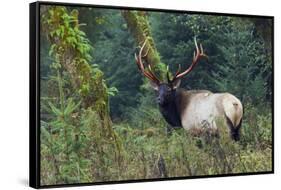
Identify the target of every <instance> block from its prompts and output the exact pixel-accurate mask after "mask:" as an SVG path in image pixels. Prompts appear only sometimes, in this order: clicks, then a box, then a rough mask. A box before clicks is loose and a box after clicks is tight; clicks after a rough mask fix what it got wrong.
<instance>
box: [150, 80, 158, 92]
mask: <svg viewBox="0 0 281 190" xmlns="http://www.w3.org/2000/svg"><path fill="white" fill-rule="evenodd" d="M150 85H151V87H152V88H153V89H154V90H158V89H159V85H158V83H156V82H154V81H150Z"/></svg>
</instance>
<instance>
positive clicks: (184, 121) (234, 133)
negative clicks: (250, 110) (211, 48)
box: [135, 39, 243, 140]
mask: <svg viewBox="0 0 281 190" xmlns="http://www.w3.org/2000/svg"><path fill="white" fill-rule="evenodd" d="M145 43H146V41H145V42H144V44H143V46H142V47H141V49H140V52H139V54H138V55H135V58H136V63H137V65H138V68H139V70H140V71H141V73H142V74H143V75H144V76H145V77H147V78H148V79H149V80H150V81H151V84H152V86H153V88H154V89H155V90H156V92H157V101H158V104H159V109H160V112H161V113H162V115H163V117H164V118H165V120H166V121H167V122H168V123H169V124H170V125H171V126H172V127H179V126H180V127H183V128H184V129H186V130H192V131H199V132H200V131H203V130H205V129H206V128H207V129H210V130H212V131H215V132H217V129H218V126H217V124H218V121H221V120H222V121H223V123H224V124H225V125H226V126H228V127H229V131H230V134H231V137H232V138H233V139H234V140H239V130H240V127H241V123H242V117H243V106H242V104H241V102H240V100H239V99H238V98H236V97H235V96H234V95H232V94H230V93H212V92H210V91H208V90H184V89H180V88H178V87H179V85H180V81H181V78H182V77H183V76H185V75H186V74H188V73H189V72H190V71H191V70H192V69H193V68H194V66H195V65H196V63H197V62H198V61H199V59H200V58H202V57H207V56H206V55H205V54H204V52H203V48H202V46H200V49H199V47H198V45H197V42H196V39H195V46H196V52H194V58H193V60H192V64H191V66H190V67H189V68H188V69H187V70H185V71H184V72H180V67H179V69H178V71H177V72H176V74H175V76H174V77H173V79H172V80H170V77H169V73H167V80H168V82H167V83H163V82H161V81H160V80H159V79H158V78H157V77H156V76H155V74H154V73H153V72H152V69H151V67H150V64H149V63H148V69H145V67H144V65H143V61H142V58H143V57H145V56H143V55H142V51H143V49H144V47H145Z"/></svg>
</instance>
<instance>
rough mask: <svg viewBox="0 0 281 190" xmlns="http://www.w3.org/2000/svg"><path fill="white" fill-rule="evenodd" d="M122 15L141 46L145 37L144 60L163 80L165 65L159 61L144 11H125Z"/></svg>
mask: <svg viewBox="0 0 281 190" xmlns="http://www.w3.org/2000/svg"><path fill="white" fill-rule="evenodd" d="M121 13H122V16H123V17H124V19H125V21H126V23H127V27H128V29H129V31H130V32H131V33H132V35H133V36H134V38H135V41H136V43H137V44H138V45H139V46H142V44H143V43H144V41H145V40H146V39H147V40H148V42H147V45H146V46H145V47H144V52H147V51H148V53H147V57H146V60H147V62H149V63H150V65H151V66H152V69H153V70H154V72H155V73H156V74H157V75H158V76H159V79H160V80H164V79H165V76H166V72H167V71H166V66H165V64H163V63H161V60H160V56H159V53H158V51H157V49H156V46H155V43H154V40H153V38H152V34H151V29H150V26H149V21H148V18H147V15H146V12H144V11H127V10H124V11H122V12H121Z"/></svg>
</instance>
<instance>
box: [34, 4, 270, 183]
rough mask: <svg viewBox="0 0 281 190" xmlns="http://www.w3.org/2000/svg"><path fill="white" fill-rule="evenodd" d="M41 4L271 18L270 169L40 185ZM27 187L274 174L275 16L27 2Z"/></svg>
mask: <svg viewBox="0 0 281 190" xmlns="http://www.w3.org/2000/svg"><path fill="white" fill-rule="evenodd" d="M41 5H57V6H70V7H93V8H104V9H117V10H120V9H121V10H123V9H126V10H139V11H141V10H143V11H155V12H170V13H188V14H203V15H216V16H231V17H247V18H263V19H271V21H272V26H271V27H272V35H271V40H272V43H271V44H272V47H271V50H272V52H271V53H272V84H271V87H272V157H271V159H272V160H271V161H272V168H271V171H261V172H246V173H231V174H218V175H201V176H182V177H169V178H152V179H137V180H120V181H103V182H91V183H72V184H54V185H41V184H40V6H41ZM29 62H30V65H29V72H30V73H29V186H30V187H33V188H36V189H39V188H40V189H41V188H57V187H77V186H91V185H109V184H123V183H139V182H157V181H169V180H185V179H202V178H217V177H234V176H237V177H238V176H248V175H263V174H274V173H275V172H274V171H275V164H274V160H275V159H274V156H275V154H274V152H275V149H274V144H275V140H274V139H275V138H274V97H275V96H274V93H275V91H274V62H275V61H274V16H268V15H249V14H236V13H218V12H201V11H188V10H171V9H157V8H146V7H145V8H142V7H126V6H113V5H95V4H83V3H65V2H51V1H36V2H33V3H30V4H29Z"/></svg>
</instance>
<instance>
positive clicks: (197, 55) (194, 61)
mask: <svg viewBox="0 0 281 190" xmlns="http://www.w3.org/2000/svg"><path fill="white" fill-rule="evenodd" d="M194 44H195V51H194V53H193V59H192V63H191V65H190V66H189V68H188V69H186V70H185V71H184V72H182V73H179V72H177V73H176V74H175V77H174V78H173V80H175V79H178V78H181V77H183V76H185V75H186V74H188V73H189V72H190V71H192V69H193V68H194V66H195V65H196V64H197V63H198V61H199V59H200V58H202V57H207V55H205V54H204V50H203V46H202V44H200V49H199V47H198V44H197V40H196V37H194Z"/></svg>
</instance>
